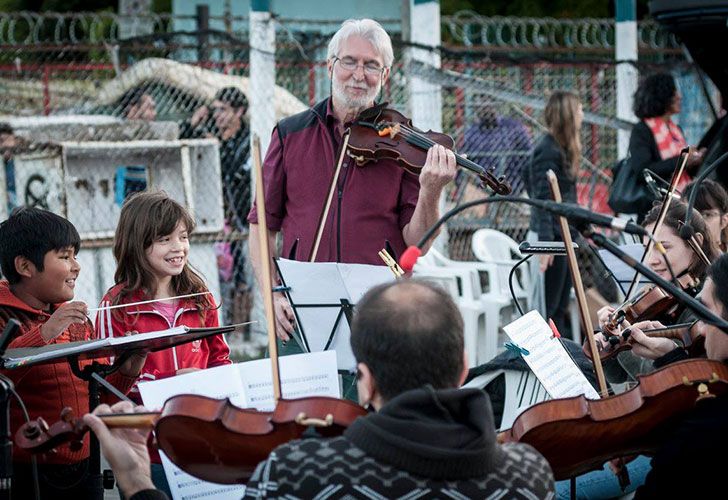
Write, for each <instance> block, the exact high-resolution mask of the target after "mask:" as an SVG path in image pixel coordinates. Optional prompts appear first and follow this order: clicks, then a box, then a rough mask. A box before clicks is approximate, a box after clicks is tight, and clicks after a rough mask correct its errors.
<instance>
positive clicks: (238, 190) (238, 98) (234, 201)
mask: <svg viewBox="0 0 728 500" xmlns="http://www.w3.org/2000/svg"><path fill="white" fill-rule="evenodd" d="M247 111H248V99H247V97H245V94H244V93H243V92H242V91H241V90H240V89H238V88H237V87H224V88H221V89H220V90H218V91H217V93H216V94H215V98H214V100H213V101H212V105H211V106H209V107H208V106H206V105H203V106H200V107H199V108H197V109H196V110H195V112H194V113H193V114H192V117H190V119H189V120H186V121H184V122H182V124H181V125H180V138H182V139H188V138H216V139H217V140H219V141H220V176H221V178H222V191H223V206H224V209H225V220H226V222H227V224H228V226H229V227H228V229H232V230H234V231H237V233H238V234H239V235H242V234H247V232H248V221H247V219H246V217H247V215H248V210H250V166H249V159H250V139H249V135H250V131H249V129H248V125H247V123H246V121H245V114H246V113H247ZM226 232H227V229H226ZM229 241H230V242H229V243H220V244H219V245H217V247H216V249H215V251H216V253H217V255H218V262H219V263H220V281H221V287H222V288H223V294H224V296H225V297H228V298H229V299H230V300H229V302H230V304H231V305H232V304H235V305H233V306H232V308H226V311H225V312H226V319H227V322H229V323H241V322H244V321H247V320H248V316H247V315H248V312H247V311H248V308H249V305H248V303H249V302H246V300H243V301H239V300H238V298H243V299H247V301H249V300H250V293H249V291H250V288H251V286H250V285H251V284H252V281H253V278H252V269H251V268H250V265H249V264H248V263H247V262H246V255H247V253H248V251H247V248H246V245H245V241H244V240H241V239H240V237H236V236H233V237H230V238H229ZM246 265H247V266H248V269H246ZM226 302H227V301H226ZM241 302H242V304H241ZM234 311H240V312H239V313H238V314H236V313H235V312H234Z"/></svg>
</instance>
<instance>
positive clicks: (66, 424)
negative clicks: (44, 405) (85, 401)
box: [15, 407, 88, 453]
mask: <svg viewBox="0 0 728 500" xmlns="http://www.w3.org/2000/svg"><path fill="white" fill-rule="evenodd" d="M87 431H88V427H87V426H86V424H84V423H83V421H82V420H81V419H79V418H76V417H75V415H74V413H73V410H72V409H70V408H68V407H66V408H64V409H63V411H61V418H60V420H59V421H58V422H56V423H54V424H53V425H50V426H49V425H48V422H46V421H45V419H43V417H38V418H37V419H35V420H31V421H30V422H26V423H25V424H23V425H22V426H20V428H19V429H18V431H17V432H16V433H15V443H16V444H17V445H18V446H19V447H20V448H23V449H25V450H28V451H30V452H31V453H47V452H53V451H54V450H55V448H57V447H58V446H60V445H61V444H63V443H69V446H70V448H71V450H74V451H78V450H80V449H81V448H83V437H84V434H86V432H87Z"/></svg>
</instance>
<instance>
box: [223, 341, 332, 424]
mask: <svg viewBox="0 0 728 500" xmlns="http://www.w3.org/2000/svg"><path fill="white" fill-rule="evenodd" d="M278 362H279V370H280V372H281V391H282V393H283V394H282V396H283V398H284V399H298V398H305V397H306V396H330V397H332V398H338V397H339V374H338V372H337V368H336V352H334V351H322V352H313V353H307V354H294V355H292V356H283V357H282V358H279V359H278ZM236 367H237V369H238V372H239V375H240V379H241V380H242V381H243V385H244V392H245V397H246V402H245V404H246V408H255V409H256V410H263V411H270V410H272V409H273V407H274V404H273V382H272V379H273V373H272V371H271V364H270V360H269V359H258V360H255V361H248V362H247V363H239V364H238V365H236Z"/></svg>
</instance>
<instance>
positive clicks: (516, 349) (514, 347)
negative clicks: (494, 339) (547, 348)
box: [503, 342, 531, 356]
mask: <svg viewBox="0 0 728 500" xmlns="http://www.w3.org/2000/svg"><path fill="white" fill-rule="evenodd" d="M503 345H504V347H505V348H506V349H507V350H509V351H511V352H513V353H515V354H518V355H519V356H528V355H529V354H531V352H530V351H529V350H528V349H524V348H523V347H521V346H519V345H518V344H516V343H515V342H506V343H505V344H503Z"/></svg>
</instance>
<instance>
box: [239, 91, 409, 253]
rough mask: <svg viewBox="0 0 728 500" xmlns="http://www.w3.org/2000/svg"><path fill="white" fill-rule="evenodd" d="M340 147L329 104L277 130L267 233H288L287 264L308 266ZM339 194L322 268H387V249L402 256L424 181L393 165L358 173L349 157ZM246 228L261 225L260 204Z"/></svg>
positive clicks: (266, 170)
mask: <svg viewBox="0 0 728 500" xmlns="http://www.w3.org/2000/svg"><path fill="white" fill-rule="evenodd" d="M340 140H341V138H340V137H339V134H338V132H337V131H336V119H335V118H334V115H333V114H332V109H331V105H330V99H325V100H323V101H321V102H320V103H318V104H317V105H316V106H314V107H313V108H311V109H308V110H306V111H304V112H302V113H299V114H297V115H294V116H291V117H288V118H285V119H284V120H281V121H280V122H279V123H278V125H277V126H276V128H275V129H274V130H273V136H272V138H271V142H270V146H269V148H268V152H267V154H266V157H265V161H264V163H263V184H264V191H265V208H266V220H267V223H268V229H270V230H272V231H282V232H283V250H282V252H281V256H282V257H285V258H289V257H292V258H295V259H297V260H307V259H308V258H309V255H310V253H311V248H312V247H313V242H314V238H315V237H316V230H317V227H316V224H317V223H318V220H319V217H320V216H321V213H322V209H323V206H324V202H325V201H326V197H327V195H328V189H329V185H330V183H331V179H332V176H333V175H334V170H335V168H336V162H337V160H338V150H339V147H340V145H339V142H340ZM338 186H339V187H338V189H337V192H336V194H335V195H334V199H333V201H332V203H331V208H330V210H329V215H328V217H327V219H326V224H325V229H324V232H323V236H322V239H321V244H320V246H319V250H318V255H317V258H316V260H317V261H319V262H336V261H338V262H347V263H358V264H376V265H382V261H381V259H380V258H379V256H378V252H379V250H381V249H383V248H385V245H386V242H389V244H390V245H391V247H392V249H393V250H394V252H395V253H396V254H397V256H399V255H401V253H402V252H403V251H404V249H405V243H404V239H403V237H402V228H404V226H406V225H407V224H408V223H409V221H410V219H411V218H412V214H413V213H414V210H415V206H416V205H417V197H418V195H419V189H420V184H419V180H418V178H417V177H416V176H415V175H413V174H411V173H408V172H406V171H405V170H404V169H402V168H400V167H399V166H398V165H397V163H396V162H394V161H392V160H383V161H378V162H376V163H367V164H365V165H364V166H362V167H359V166H357V165H356V163H355V162H354V161H353V160H352V159H351V158H349V157H348V156H346V157H345V158H344V163H343V164H342V169H341V173H340V177H339V183H338ZM248 221H249V222H251V223H253V224H257V222H258V219H257V210H256V206H255V204H253V207H252V209H251V210H250V213H249V214H248ZM296 240H298V245H297V246H296V251H295V255H291V248H292V247H293V245H294V244H295V243H296Z"/></svg>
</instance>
